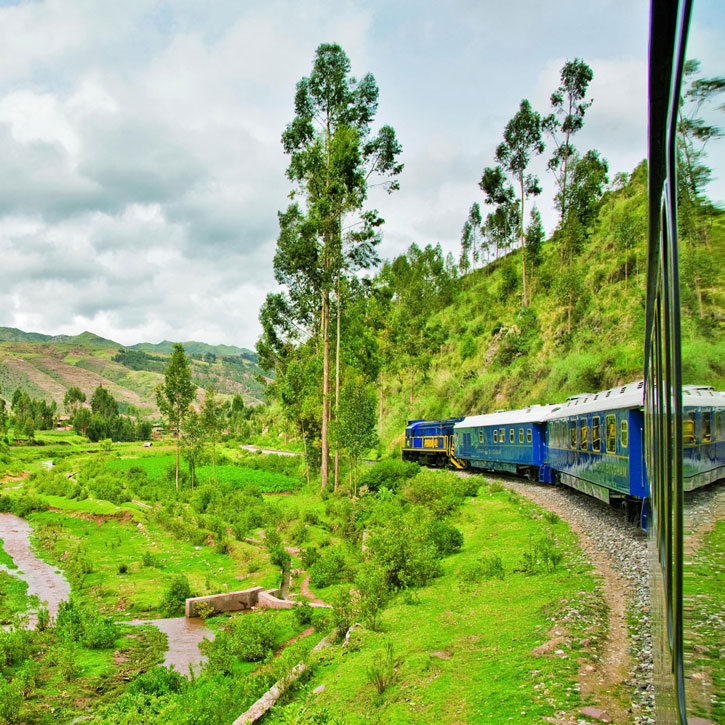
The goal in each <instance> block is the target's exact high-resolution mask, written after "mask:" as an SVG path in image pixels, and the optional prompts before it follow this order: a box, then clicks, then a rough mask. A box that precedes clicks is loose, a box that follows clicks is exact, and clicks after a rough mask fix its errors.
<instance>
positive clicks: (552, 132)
mask: <svg viewBox="0 0 725 725" xmlns="http://www.w3.org/2000/svg"><path fill="white" fill-rule="evenodd" d="M560 78H561V82H560V84H559V87H558V88H557V89H556V90H555V91H554V92H553V93H552V94H551V105H552V107H553V108H554V113H552V114H550V115H548V116H546V118H544V120H543V122H542V126H543V129H544V131H545V132H546V133H547V134H548V135H549V136H551V139H552V141H553V142H554V153H553V155H552V157H551V158H550V159H549V163H548V168H549V171H551V172H552V173H553V174H554V177H555V179H556V183H557V186H558V187H559V191H558V193H557V195H556V205H557V207H558V209H559V210H560V211H561V224H562V225H563V224H564V222H565V221H566V214H567V209H568V206H569V196H568V180H569V178H568V177H569V171H570V159H571V158H572V156H573V155H574V154H575V149H574V147H573V146H572V145H571V143H570V141H571V136H572V134H575V133H577V131H580V130H581V128H582V126H583V125H584V115H585V114H586V112H587V109H588V108H589V107H590V106H591V105H592V103H593V101H591V100H590V101H586V100H585V98H586V94H587V88H588V87H589V83H591V81H592V78H594V73H593V72H592V69H591V68H590V67H589V66H588V65H587V64H586V63H585V62H584V61H583V60H580V59H579V58H574V60H570V61H567V62H566V63H565V64H564V66H563V68H562V69H561V76H560Z"/></svg>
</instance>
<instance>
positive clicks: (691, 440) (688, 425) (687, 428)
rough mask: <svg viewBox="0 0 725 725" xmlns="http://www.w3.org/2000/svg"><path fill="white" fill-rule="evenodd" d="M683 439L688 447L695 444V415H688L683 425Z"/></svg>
mask: <svg viewBox="0 0 725 725" xmlns="http://www.w3.org/2000/svg"><path fill="white" fill-rule="evenodd" d="M682 438H683V442H684V444H685V445H686V446H692V445H694V444H695V414H694V413H687V417H686V418H685V420H684V421H683V423H682Z"/></svg>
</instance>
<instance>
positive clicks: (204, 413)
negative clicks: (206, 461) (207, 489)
mask: <svg viewBox="0 0 725 725" xmlns="http://www.w3.org/2000/svg"><path fill="white" fill-rule="evenodd" d="M222 411H223V407H222V405H221V404H220V402H219V398H217V394H216V388H215V387H214V385H213V384H210V385H208V386H207V389H206V392H205V393H204V401H203V402H202V404H201V410H200V416H201V424H202V427H203V429H204V433H205V436H206V439H207V440H208V441H209V442H210V443H211V465H212V469H211V470H212V476H213V478H214V480H215V481H216V444H217V441H218V440H219V436H220V435H221V432H222V430H223V428H224V416H223V415H222Z"/></svg>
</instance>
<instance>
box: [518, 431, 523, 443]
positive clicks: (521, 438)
mask: <svg viewBox="0 0 725 725" xmlns="http://www.w3.org/2000/svg"><path fill="white" fill-rule="evenodd" d="M523 442H524V429H523V428H519V443H523Z"/></svg>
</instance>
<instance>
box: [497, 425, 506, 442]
mask: <svg viewBox="0 0 725 725" xmlns="http://www.w3.org/2000/svg"><path fill="white" fill-rule="evenodd" d="M498 442H499V443H506V432H505V431H504V429H503V428H499V429H498Z"/></svg>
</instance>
